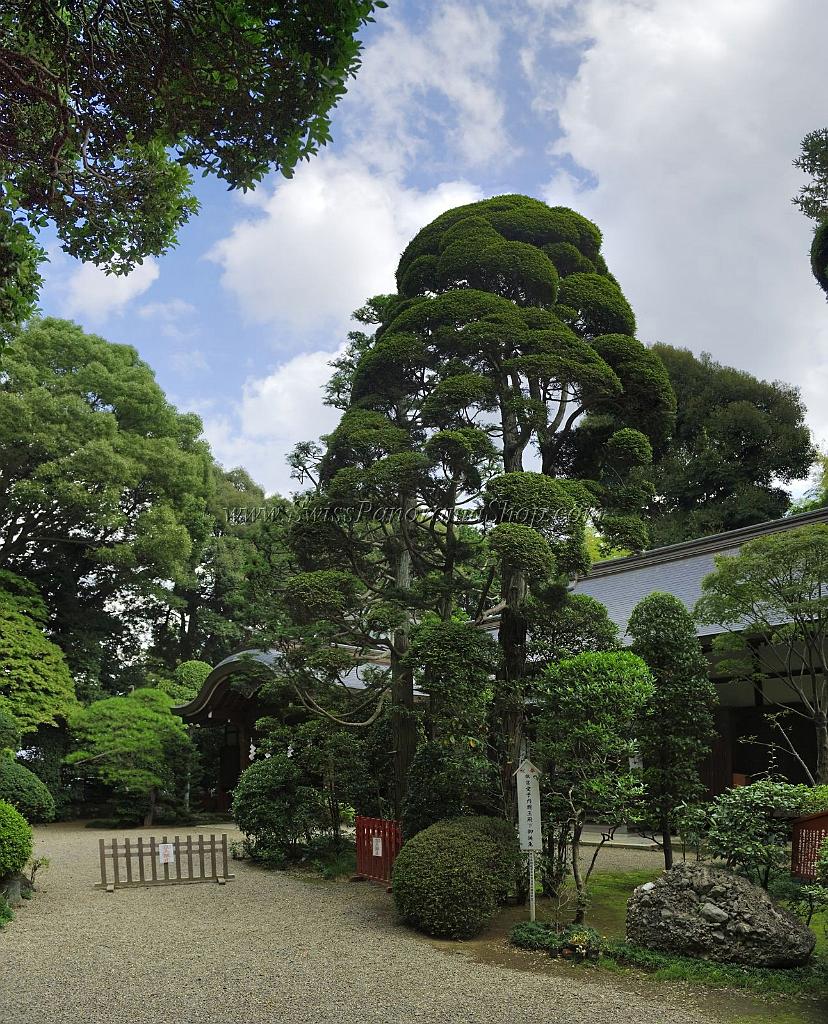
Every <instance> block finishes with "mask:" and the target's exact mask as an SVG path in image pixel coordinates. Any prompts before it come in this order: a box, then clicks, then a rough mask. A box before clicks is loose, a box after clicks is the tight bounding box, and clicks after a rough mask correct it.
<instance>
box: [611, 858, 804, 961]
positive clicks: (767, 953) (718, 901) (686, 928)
mask: <svg viewBox="0 0 828 1024" xmlns="http://www.w3.org/2000/svg"><path fill="white" fill-rule="evenodd" d="M627 940H628V941H629V942H632V943H634V944H635V945H636V946H645V947H646V948H647V949H657V950H661V951H663V952H667V953H677V954H679V955H681V956H692V957H700V958H703V959H706V960H717V961H719V962H720V963H728V964H748V965H750V966H752V967H797V966H799V965H800V964H804V963H805V962H806V960H807V959H808V958H809V957H810V955H811V953H812V952H813V950H814V943H815V941H816V937H815V936H814V933H813V932H812V931H811V930H810V928H806V927H805V925H804V924H802V922H801V921H799V920H798V919H797V918H796V917H794V915H793V914H790V913H788V911H787V910H782V909H781V908H780V907H777V906H776V905H775V904H774V903H773V901H772V900H771V898H770V897H769V896H768V894H767V893H766V892H765V891H764V889H760V888H758V886H755V885H752V884H751V883H750V882H749V881H748V880H747V879H746V878H742V877H741V876H739V875H734V874H731V873H730V872H729V871H722V870H721V869H719V868H713V867H710V866H709V865H707V864H679V865H677V866H676V867H674V868H671V869H670V870H669V871H665V872H664V874H663V875H662V876H661V877H660V878H658V879H657V880H656V881H655V882H647V883H646V884H645V885H640V886H639V887H638V888H637V889H636V890H635V891H634V892H633V894H632V896H631V897H630V899H629V902H628V903H627Z"/></svg>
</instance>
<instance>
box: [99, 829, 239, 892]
mask: <svg viewBox="0 0 828 1024" xmlns="http://www.w3.org/2000/svg"><path fill="white" fill-rule="evenodd" d="M194 839H195V841H193V840H194ZM99 852H100V859H101V880H100V882H98V883H97V884H96V885H95V888H96V889H105V890H106V891H107V892H112V891H113V890H115V889H125V888H128V887H130V886H132V887H137V886H141V885H178V884H180V883H189V882H218V883H219V885H224V883H225V882H226V881H227V879H228V878H234V877H235V876H234V875H231V874H230V873H229V872H228V870H227V835H226V834H224V835H221V836H215V835H211V836H210V837H209V839H207V837H205V836H203V835H198V836H195V837H193V836H184V839H183V840H182V839H181V837H180V836H174V837H173V839H172V841H169V840H168V839H167V836H162V837H161V839H160V840H158V839H156V837H155V836H150V837H149V838H148V839H144V838H143V836H138V837H137V838H136V839H129V838H126V839H123V840H118V839H117V838H115V839H111V840H106V839H101V840H100V843H99Z"/></svg>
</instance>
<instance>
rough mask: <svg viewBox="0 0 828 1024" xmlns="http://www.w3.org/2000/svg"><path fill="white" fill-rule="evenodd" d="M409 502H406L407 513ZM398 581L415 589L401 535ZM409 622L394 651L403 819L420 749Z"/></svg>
mask: <svg viewBox="0 0 828 1024" xmlns="http://www.w3.org/2000/svg"><path fill="white" fill-rule="evenodd" d="M410 504H411V503H410V502H409V501H403V503H402V507H403V515H405V512H406V510H407V508H408V507H410ZM399 542H400V546H399V549H398V554H397V563H396V566H395V571H394V577H395V578H394V582H395V584H396V586H397V588H398V589H399V590H400V591H406V590H410V589H411V553H410V551H409V550H408V548H407V546H406V544H405V538H404V537H403V536H402V535H400V537H399ZM409 643H410V640H409V624H408V621H406V622H405V623H404V625H402V626H401V627H400V628H399V629H397V630H395V631H394V641H393V646H392V650H391V729H392V733H393V737H394V816H395V817H396V818H397V819H398V820H399V818H400V816H401V815H402V805H403V800H404V799H405V794H406V792H407V790H408V770H409V768H410V767H411V762H412V761H413V760H414V754H415V753H416V752H417V721H416V719H415V717H414V670H413V669H412V668H411V667H410V666H409V665H406V664H404V658H405V655H406V653H407V652H408V647H409Z"/></svg>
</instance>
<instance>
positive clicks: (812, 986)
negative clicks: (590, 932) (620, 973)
mask: <svg viewBox="0 0 828 1024" xmlns="http://www.w3.org/2000/svg"><path fill="white" fill-rule="evenodd" d="M604 956H605V958H606V960H608V961H614V962H615V963H616V964H619V965H623V966H625V967H637V968H639V969H641V970H644V971H646V972H647V973H648V974H650V976H651V977H653V978H655V979H656V980H657V981H689V982H693V983H695V984H699V985H706V986H708V987H709V988H739V989H747V990H749V991H752V992H761V993H763V994H775V995H790V996H801V995H825V993H826V991H828V962H826V961H825V960H823V959H822V957H818V958H816V957H815V958H814V959H813V960H811V962H810V963H808V964H806V965H805V966H804V967H790V968H773V967H742V966H739V965H737V964H717V963H713V962H712V961H710V960H695V959H693V958H691V957H684V956H670V955H668V954H666V953H657V952H655V951H654V950H651V949H642V948H640V947H639V946H633V945H631V944H630V943H627V942H622V941H620V940H611V941H610V942H608V943H607V945H606V948H605V950H604Z"/></svg>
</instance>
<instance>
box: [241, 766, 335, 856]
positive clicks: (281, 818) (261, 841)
mask: <svg viewBox="0 0 828 1024" xmlns="http://www.w3.org/2000/svg"><path fill="white" fill-rule="evenodd" d="M233 817H234V818H235V820H236V823H237V824H238V826H239V828H240V829H241V830H242V832H243V833H244V835H245V837H246V839H247V850H248V853H249V855H250V858H251V860H257V861H259V862H260V863H261V864H264V865H265V866H266V867H274V868H279V867H284V866H285V863H286V861H287V860H289V859H291V858H292V857H296V855H297V853H298V851H297V846H298V844H299V842H300V841H301V840H304V841H305V842H306V843H307V842H309V841H310V839H311V836H312V833H313V830H314V829H315V828H317V827H318V826H319V824H320V823H321V821H322V818H323V808H322V805H321V800H320V797H319V794H318V793H317V792H316V791H315V790H314V789H312V788H311V787H310V786H306V785H303V784H302V773H301V771H300V770H299V768H298V766H297V765H296V764H294V762H293V761H292V760H291V759H290V758H289V757H287V756H286V755H284V754H274V755H273V756H272V757H269V758H266V759H264V760H262V761H254V762H253V764H251V765H250V767H249V768H246V769H245V770H244V771H243V772H242V774H241V777H240V778H239V781H238V783H237V785H236V788H235V790H234V791H233Z"/></svg>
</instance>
